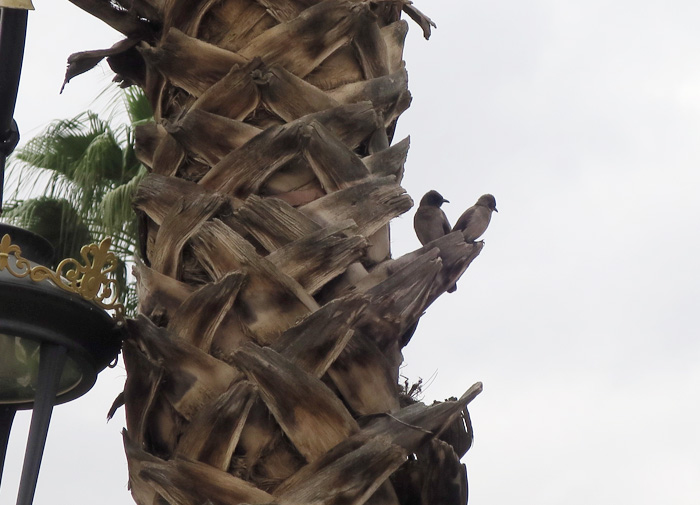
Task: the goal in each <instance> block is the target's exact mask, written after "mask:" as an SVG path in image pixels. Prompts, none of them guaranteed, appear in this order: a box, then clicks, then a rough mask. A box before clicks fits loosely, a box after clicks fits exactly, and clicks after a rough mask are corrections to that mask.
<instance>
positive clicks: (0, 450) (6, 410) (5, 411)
mask: <svg viewBox="0 0 700 505" xmlns="http://www.w3.org/2000/svg"><path fill="white" fill-rule="evenodd" d="M16 412H17V409H15V408H13V407H2V408H0V482H2V470H3V468H4V467H5V455H6V454H7V443H8V442H9V441H10V430H11V429H12V421H14V419H15V413H16Z"/></svg>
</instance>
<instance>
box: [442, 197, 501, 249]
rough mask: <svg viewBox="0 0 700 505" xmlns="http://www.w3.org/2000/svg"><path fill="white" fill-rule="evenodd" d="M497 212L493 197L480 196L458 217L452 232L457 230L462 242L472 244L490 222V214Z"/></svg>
mask: <svg viewBox="0 0 700 505" xmlns="http://www.w3.org/2000/svg"><path fill="white" fill-rule="evenodd" d="M494 211H495V212H498V209H497V208H496V199H495V198H494V197H493V195H488V194H486V195H481V196H480V197H479V199H478V200H477V201H476V203H475V204H474V205H472V206H471V207H469V208H468V209H467V210H465V211H464V213H463V214H462V215H461V216H460V217H459V219H458V220H457V222H456V223H455V225H454V227H453V228H452V231H456V230H459V231H461V232H462V234H463V235H464V240H466V241H467V242H474V241H475V240H476V239H478V238H479V237H481V236H482V235H483V234H484V232H485V231H486V228H488V226H489V222H490V221H491V213H492V212H494Z"/></svg>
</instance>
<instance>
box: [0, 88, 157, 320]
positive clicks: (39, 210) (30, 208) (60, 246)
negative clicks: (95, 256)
mask: <svg viewBox="0 0 700 505" xmlns="http://www.w3.org/2000/svg"><path fill="white" fill-rule="evenodd" d="M108 92H109V93H111V92H112V90H106V91H105V92H104V93H108ZM116 93H118V95H115V97H114V99H113V100H112V102H113V103H114V104H115V107H114V108H113V110H112V112H111V113H109V114H108V117H109V119H108V120H104V119H102V118H101V117H100V116H98V114H96V113H94V112H92V111H86V112H83V113H82V114H79V115H77V116H75V117H74V118H71V119H63V120H58V121H54V122H52V123H51V124H50V125H49V126H48V127H47V128H46V130H44V131H43V132H42V133H41V134H39V135H37V136H36V137H34V138H33V139H31V140H30V141H29V142H27V143H26V144H25V145H24V146H23V147H21V148H19V149H17V150H16V151H15V154H14V155H13V156H12V158H11V162H10V166H9V174H10V178H11V179H12V180H13V181H14V186H15V192H14V194H15V199H16V201H15V202H13V203H12V204H9V205H7V206H6V210H5V213H4V214H3V218H4V220H6V221H9V222H11V223H12V224H17V225H19V226H22V227H24V228H28V229H31V230H32V231H35V232H36V233H39V234H40V235H43V236H45V237H46V238H47V239H49V241H50V242H52V244H54V247H55V248H56V249H57V257H59V258H65V257H69V256H70V257H76V256H77V255H79V251H80V247H81V246H83V245H85V244H87V243H90V242H98V241H100V240H102V239H103V238H105V237H107V236H110V237H112V250H113V251H114V252H115V254H117V255H118V256H119V257H120V258H121V259H122V264H121V266H120V268H119V269H118V270H119V271H118V272H117V273H116V274H117V275H116V279H117V281H118V283H119V285H120V288H121V292H122V293H123V303H125V305H126V306H127V308H128V309H129V308H130V313H133V311H134V310H135V307H136V298H135V290H133V289H129V288H128V284H129V279H130V278H129V276H128V275H127V272H128V270H129V269H130V265H131V263H132V262H133V258H134V255H135V250H136V244H137V240H136V237H137V229H136V216H135V214H134V212H133V210H132V209H131V199H132V196H133V194H134V192H135V190H136V187H137V186H138V184H139V182H140V181H141V179H142V178H143V177H144V176H145V175H146V169H145V168H144V167H143V166H142V165H141V163H140V162H139V161H138V159H137V158H136V154H135V150H134V135H133V129H134V126H135V125H136V124H140V123H143V122H146V121H150V120H152V118H153V113H152V111H151V108H150V104H149V103H148V100H147V99H146V98H145V96H144V95H143V93H142V92H141V90H139V89H136V88H133V89H127V90H120V91H117V92H116ZM117 104H121V106H122V107H123V109H124V110H123V111H122V112H121V113H120V112H119V111H118V110H117V107H116V105H117ZM125 119H128V123H125V122H124V120H125ZM119 120H121V121H122V122H121V123H118V121H119ZM26 194H30V195H36V194H40V195H42V196H39V197H37V198H31V199H27V200H25V201H22V198H21V197H20V195H26Z"/></svg>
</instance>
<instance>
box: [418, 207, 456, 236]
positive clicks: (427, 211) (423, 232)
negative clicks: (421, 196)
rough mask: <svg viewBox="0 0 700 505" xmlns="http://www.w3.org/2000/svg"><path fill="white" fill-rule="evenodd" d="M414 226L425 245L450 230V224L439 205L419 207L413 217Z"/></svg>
mask: <svg viewBox="0 0 700 505" xmlns="http://www.w3.org/2000/svg"><path fill="white" fill-rule="evenodd" d="M413 228H414V229H415V231H416V236H417V237H418V240H420V243H421V244H423V245H425V244H427V243H428V242H432V241H433V240H435V239H438V238H440V237H442V236H443V235H444V234H445V233H447V232H449V231H450V224H449V223H448V222H447V216H445V213H444V212H442V210H440V209H438V208H437V207H419V208H418V210H417V211H416V214H415V216H414V217H413Z"/></svg>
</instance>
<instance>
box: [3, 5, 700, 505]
mask: <svg viewBox="0 0 700 505" xmlns="http://www.w3.org/2000/svg"><path fill="white" fill-rule="evenodd" d="M34 1H35V5H36V7H37V10H36V11H35V12H33V13H30V30H29V35H28V47H27V52H26V54H25V65H24V73H23V79H22V84H21V88H20V99H19V103H18V106H17V112H16V118H17V120H18V122H19V124H20V128H21V131H22V133H23V134H24V139H25V140H26V139H28V138H30V137H31V135H32V133H36V132H37V131H38V130H39V129H40V128H41V127H42V126H43V125H45V124H47V123H48V122H49V121H50V120H52V119H55V118H63V117H71V116H73V115H75V114H78V113H79V112H81V111H83V110H84V109H85V108H87V107H89V106H90V103H91V101H92V100H93V98H94V97H95V96H96V95H97V94H98V93H99V92H100V91H101V90H102V89H103V88H104V87H105V85H106V83H108V82H109V81H110V80H111V73H110V71H109V68H108V67H106V66H103V67H101V68H98V69H96V70H94V71H92V72H91V73H90V74H88V75H86V76H80V77H77V78H75V79H74V81H73V82H72V83H71V84H69V85H68V87H67V88H66V91H65V92H64V94H63V95H60V96H59V95H58V94H57V92H58V89H59V88H60V85H61V82H62V78H63V72H64V69H65V59H66V57H67V56H68V55H69V54H70V53H72V52H75V51H79V50H85V49H95V48H102V47H108V46H109V45H111V44H112V42H114V41H116V40H117V38H118V37H117V36H116V35H115V34H114V33H113V32H111V31H110V30H109V29H108V28H103V27H102V26H101V25H100V23H98V22H95V21H92V20H91V18H89V17H88V16H86V15H82V13H81V12H80V11H79V10H78V9H76V8H75V7H73V6H72V5H71V4H69V3H68V2H67V1H58V0H34ZM417 6H418V7H419V8H420V9H421V10H423V11H424V12H426V13H427V14H428V15H429V16H431V17H432V18H433V19H434V20H435V21H436V23H437V24H438V26H439V28H438V29H437V30H436V31H435V32H434V35H433V37H432V38H431V40H430V41H429V42H426V41H424V40H422V38H421V36H420V30H418V29H417V27H416V26H415V25H413V26H411V33H410V34H409V41H408V44H407V49H406V52H405V59H406V61H407V65H408V70H409V77H410V81H409V82H410V89H411V91H412V93H413V96H414V101H413V105H412V107H411V109H409V111H407V112H406V113H405V114H404V115H403V117H402V119H401V120H400V122H399V129H398V132H397V135H396V140H400V139H401V138H403V137H404V136H406V135H408V134H410V135H411V140H412V147H411V151H410V153H409V160H408V164H407V167H406V177H405V179H404V187H406V189H407V190H408V191H409V193H410V194H411V195H412V196H413V198H414V200H416V201H418V200H419V199H420V197H421V196H422V194H423V193H425V192H426V191H427V190H429V189H437V190H439V191H440V192H441V193H442V194H443V195H444V196H445V197H446V198H448V199H449V200H450V201H451V203H450V204H446V205H445V206H444V207H443V208H444V209H445V211H446V212H447V214H448V216H449V217H450V219H451V220H452V221H453V222H454V221H455V220H456V219H457V217H458V216H459V215H460V213H461V212H462V211H463V210H464V209H465V208H467V207H468V206H470V205H472V204H473V203H474V202H475V201H476V199H477V198H478V196H479V195H481V194H483V193H487V192H490V193H493V194H494V195H495V196H496V199H497V201H498V208H499V210H500V212H499V213H498V214H495V215H494V217H493V220H492V223H491V227H490V229H489V230H488V231H487V232H486V234H485V237H484V238H485V239H486V241H487V245H486V247H485V248H484V250H483V252H482V254H481V256H480V257H479V258H477V259H476V261H475V262H474V263H473V264H472V266H471V267H470V268H469V270H467V272H466V274H465V275H464V276H463V278H462V280H461V281H460V282H459V289H458V290H457V292H456V293H454V294H452V295H444V296H443V297H441V298H440V299H439V300H438V301H437V302H436V303H435V304H434V305H433V306H432V307H431V308H429V310H428V312H427V314H426V315H425V316H424V317H423V319H422V321H421V323H420V325H419V327H418V331H417V332H416V334H415V335H414V337H413V340H412V341H411V344H410V345H409V347H408V348H407V350H406V352H405V358H406V362H407V366H406V367H405V368H404V373H405V374H406V375H407V376H409V377H410V378H411V379H415V378H417V377H419V376H420V377H422V378H423V379H424V380H425V381H426V382H430V385H429V387H427V388H426V390H425V399H426V401H432V400H433V399H444V398H446V397H448V396H451V395H457V396H459V394H461V393H462V392H463V391H465V390H466V389H467V388H468V387H469V386H470V385H471V384H472V383H473V382H475V381H477V380H481V381H483V382H484V384H485V388H484V392H483V393H482V395H481V396H479V397H478V398H477V399H476V400H475V402H474V403H473V404H472V408H471V412H472V418H473V421H474V426H475V430H476V445H475V447H474V448H473V449H472V451H470V452H469V453H468V454H467V457H466V459H465V461H466V463H467V465H468V471H469V480H470V495H471V498H470V503H472V504H478V505H509V504H511V503H533V504H538V505H561V504H567V505H578V504H581V505H583V504H586V505H589V504H591V503H594V504H596V505H617V504H618V503H635V504H637V505H652V504H653V505H656V504H659V503H672V504H674V505H691V504H692V505H697V503H698V502H699V500H700V456H699V454H700V430H698V428H697V424H698V418H700V405H699V403H700V339H699V338H698V326H699V325H698V316H697V313H698V302H699V301H700V296H699V294H700V293H699V291H700V285H699V283H698V278H699V277H700V276H699V275H698V274H699V273H700V267H699V266H698V257H700V236H699V235H698V230H697V223H696V220H697V218H698V216H700V200H699V199H698V197H697V195H698V192H699V191H700V171H699V170H698V167H699V166H700V56H699V55H700V31H699V30H698V22H699V20H700V4H698V3H697V2H691V1H683V0H665V1H663V2H662V1H660V0H659V1H655V0H642V1H639V0H637V1H634V2H633V1H629V0H618V1H616V2H609V1H601V0H586V1H580V0H573V1H567V2H561V1H555V0H549V1H546V0H532V1H529V2H523V1H522V0H490V1H488V2H487V1H482V0H471V1H469V2H449V3H448V2H445V1H436V2H433V3H431V2H428V1H423V0H421V1H417ZM97 108H98V110H99V106H98V107H97ZM412 216H413V211H410V212H409V213H407V214H406V215H405V216H403V217H402V218H399V219H398V220H397V221H396V224H395V226H394V229H393V240H394V254H395V256H398V255H400V254H402V253H404V252H407V251H410V250H412V249H415V248H416V247H418V245H419V244H418V240H417V239H416V238H415V236H414V234H413V230H412ZM123 379H124V371H123V368H121V367H120V368H118V369H117V370H114V371H108V372H107V373H105V374H103V376H101V378H100V380H99V381H98V385H97V387H96V388H95V389H93V390H92V391H91V392H90V393H88V394H87V395H86V396H85V397H83V398H82V399H80V400H78V401H76V402H73V403H70V404H67V405H63V406H59V407H57V409H56V410H55V412H54V419H53V421H52V423H51V430H50V433H49V439H48V444H47V448H46V453H45V457H44V462H43V464H42V472H41V475H40V478H39V486H38V490H37V496H36V500H35V504H36V505H48V504H52V505H55V504H61V503H71V504H78V505H79V504H83V503H85V504H87V503H100V504H101V505H125V504H128V503H131V501H130V497H129V495H128V493H127V491H126V479H127V477H126V465H125V462H124V456H123V451H122V449H121V440H120V435H119V431H120V429H121V427H122V426H123V424H124V420H123V413H121V414H120V415H119V416H117V418H115V419H114V420H113V421H112V422H110V423H109V424H105V421H104V419H105V413H106V411H107V409H108V408H109V405H110V404H111V401H112V399H113V398H114V396H116V394H117V393H118V392H119V391H120V389H121V386H122V384H123ZM23 424H24V425H27V424H28V417H27V416H22V417H20V418H19V419H18V420H17V422H16V426H15V433H14V434H15V437H14V438H13V441H12V446H11V448H10V451H9V453H8V457H7V463H6V469H5V475H4V477H5V478H4V482H3V489H2V490H1V491H0V502H1V503H13V500H14V496H16V481H17V480H18V478H19V477H18V472H19V468H20V467H21V457H22V453H23V450H24V448H23V444H24V443H25V441H26V428H25V429H24V431H23V430H22V428H23V426H22V425H23Z"/></svg>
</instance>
